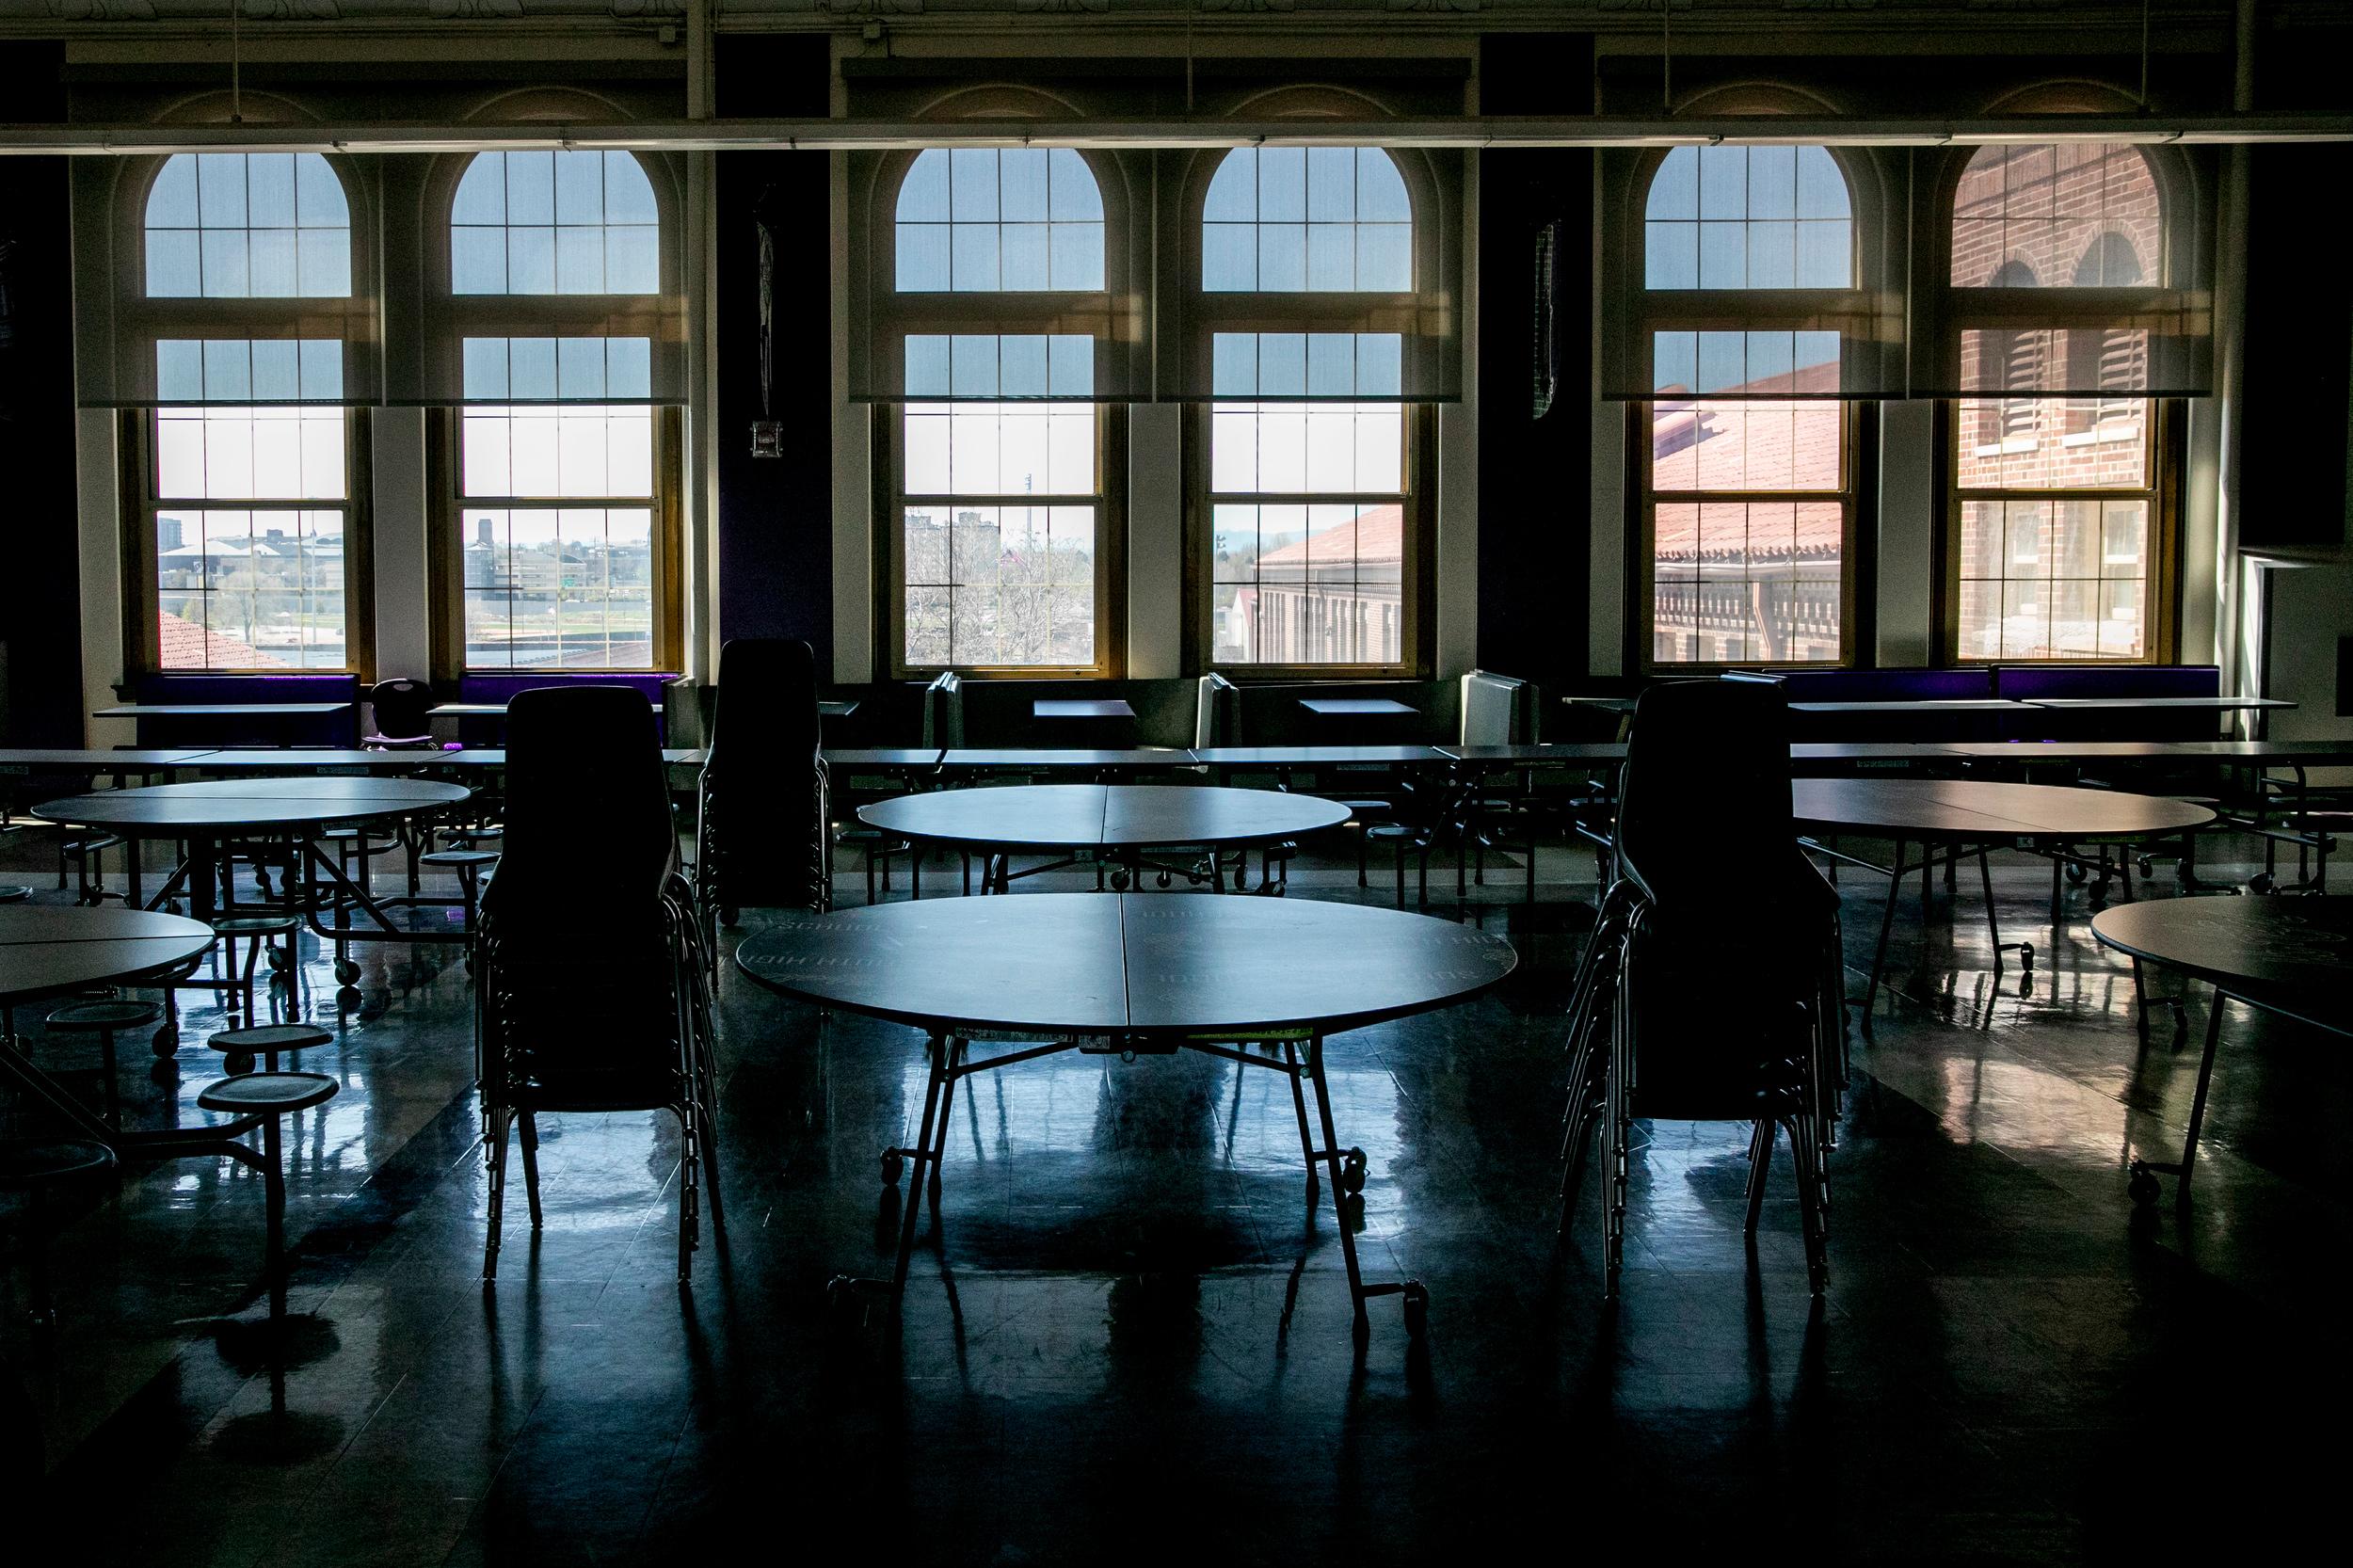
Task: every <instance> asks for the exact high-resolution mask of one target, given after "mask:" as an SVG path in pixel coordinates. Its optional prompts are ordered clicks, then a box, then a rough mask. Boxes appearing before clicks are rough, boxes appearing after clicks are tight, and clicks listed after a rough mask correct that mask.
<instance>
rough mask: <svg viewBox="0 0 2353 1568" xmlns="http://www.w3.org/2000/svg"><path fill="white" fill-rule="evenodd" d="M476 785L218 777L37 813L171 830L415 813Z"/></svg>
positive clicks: (105, 795) (48, 805) (136, 829)
mask: <svg viewBox="0 0 2353 1568" xmlns="http://www.w3.org/2000/svg"><path fill="white" fill-rule="evenodd" d="M470 794H472V791H471V790H468V789H466V788H465V787H464V786H463V785H459V784H437V783H431V782H428V781H426V780H424V779H418V778H317V777H300V778H213V779H206V780H204V781H202V782H201V783H195V784H158V785H156V786H154V787H153V788H152V789H145V790H107V791H104V792H100V793H97V794H87V795H70V796H68V797H67V798H65V799H63V800H52V801H44V802H43V803H41V804H40V805H39V806H36V807H34V808H33V812H32V814H33V815H34V816H36V817H40V818H41V819H43V820H44V821H48V822H63V823H75V824H80V825H82V826H86V827H107V828H113V829H116V830H118V831H120V832H126V833H131V834H134V835H136V834H138V833H140V832H141V831H142V830H148V831H151V832H152V834H154V835H157V836H169V835H173V834H177V833H183V832H186V831H188V830H190V829H201V828H230V829H246V828H253V829H259V828H275V827H298V826H312V825H316V824H322V823H339V822H360V821H365V820H367V819H370V818H376V817H400V816H407V815H408V814H409V813H410V812H414V811H429V810H434V809H438V808H441V807H444V806H455V805H456V804H457V803H458V802H459V801H462V800H464V799H465V798H466V797H467V796H468V795H470Z"/></svg>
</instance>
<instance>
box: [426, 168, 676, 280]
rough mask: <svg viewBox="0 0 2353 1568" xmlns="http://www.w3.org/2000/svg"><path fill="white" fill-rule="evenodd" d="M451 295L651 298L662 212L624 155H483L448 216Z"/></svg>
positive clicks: (641, 171)
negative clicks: (632, 296) (572, 295)
mask: <svg viewBox="0 0 2353 1568" xmlns="http://www.w3.org/2000/svg"><path fill="white" fill-rule="evenodd" d="M449 232H450V288H451V291H452V292H453V293H456V294H599V295H603V294H654V293H658V292H659V291H660V290H661V287H662V214H661V209H660V207H659V206H658V205H657V204H656V203H655V200H654V194H653V183H652V182H651V181H650V180H648V179H647V177H646V169H645V166H644V165H642V164H640V163H639V162H638V161H637V158H636V155H635V154H634V153H631V152H481V153H477V154H475V156H474V159H473V161H472V163H471V164H469V165H467V166H466V172H465V176H464V178H462V179H460V180H459V181H458V183H457V198H456V201H455V202H454V203H452V205H451V209H450V231H449Z"/></svg>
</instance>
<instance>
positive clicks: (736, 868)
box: [701, 637, 826, 909]
mask: <svg viewBox="0 0 2353 1568" xmlns="http://www.w3.org/2000/svg"><path fill="white" fill-rule="evenodd" d="M823 748H824V721H823V720H822V719H821V718H820V716H819V714H818V712H817V655H816V653H815V652H814V650H812V649H811V648H809V646H808V644H807V643H804V642H795V641H792V640H791V639H789V638H782V637H739V638H736V639H735V640H733V641H731V642H729V643H728V645H727V646H726V647H725V648H721V649H720V650H719V690H718V699H717V703H716V706H715V707H714V708H713V710H712V728H711V753H710V757H709V759H708V760H706V761H705V762H704V764H703V791H702V802H703V809H704V811H705V812H706V814H707V815H708V817H709V818H710V819H711V820H709V821H707V822H705V824H703V826H704V828H705V833H704V847H703V849H702V851H701V855H702V856H703V857H706V858H711V859H713V860H715V861H716V863H715V864H712V865H707V866H703V867H702V868H701V870H702V871H703V872H705V873H706V875H707V885H708V886H710V887H712V888H716V889H718V890H719V896H720V898H721V899H722V900H723V902H724V903H725V904H727V906H728V907H729V908H742V907H747V906H748V907H755V908H792V909H807V908H812V907H815V906H816V905H817V903H818V898H819V892H818V888H819V885H820V883H821V881H822V876H823V870H824V855H825V854H826V843H825V832H826V824H825V822H824V791H823V789H822V786H821V775H820V772H819V769H820V767H821V766H822V764H821V763H820V761H819V757H820V754H821V752H822V750H823Z"/></svg>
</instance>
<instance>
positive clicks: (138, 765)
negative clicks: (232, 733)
mask: <svg viewBox="0 0 2353 1568" xmlns="http://www.w3.org/2000/svg"><path fill="white" fill-rule="evenodd" d="M211 755H213V754H212V752H210V751H208V750H197V751H191V750H187V749H185V748H181V749H175V750H160V749H157V748H155V747H152V746H123V747H119V748H117V749H113V750H105V749H102V748H99V747H89V748H83V747H72V746H55V747H53V746H9V747H7V748H5V749H0V773H32V772H34V771H36V770H40V769H47V770H52V771H57V772H66V773H106V772H110V771H112V772H122V773H147V772H150V771H152V770H159V769H163V768H177V767H184V766H185V765H186V764H188V763H190V762H193V761H195V760H197V759H198V758H200V757H210V756H211Z"/></svg>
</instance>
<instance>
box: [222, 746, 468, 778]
mask: <svg viewBox="0 0 2353 1568" xmlns="http://www.w3.org/2000/svg"><path fill="white" fill-rule="evenodd" d="M441 756H442V753H440V752H439V751H423V750H419V751H364V750H357V749H355V750H341V749H335V748H331V747H325V746H322V747H319V748H317V749H315V750H313V749H308V748H295V749H288V748H285V747H278V746H266V747H265V746H255V747H253V748H252V749H250V750H235V749H231V750H224V751H208V752H206V753H204V754H203V755H202V756H200V757H199V758H197V759H196V760H194V761H191V762H185V763H183V764H182V766H183V767H184V768H185V769H186V770H187V771H188V772H190V773H291V774H321V775H327V774H338V773H342V774H379V773H414V772H416V771H417V770H418V769H419V768H429V767H431V766H432V765H433V764H434V763H435V762H437V761H439V760H440V759H441Z"/></svg>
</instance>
